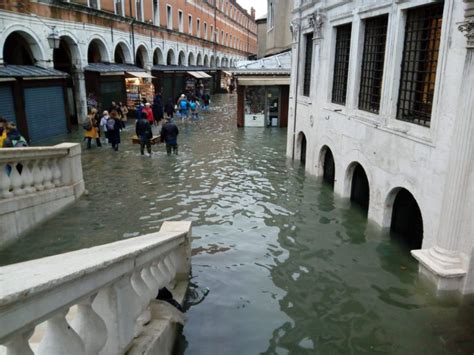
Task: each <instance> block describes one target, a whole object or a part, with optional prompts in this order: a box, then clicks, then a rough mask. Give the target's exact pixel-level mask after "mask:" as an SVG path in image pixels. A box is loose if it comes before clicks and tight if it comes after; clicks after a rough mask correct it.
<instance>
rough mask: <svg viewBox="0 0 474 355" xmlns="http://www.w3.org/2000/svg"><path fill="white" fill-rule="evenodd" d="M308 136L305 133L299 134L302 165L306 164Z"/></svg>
mask: <svg viewBox="0 0 474 355" xmlns="http://www.w3.org/2000/svg"><path fill="white" fill-rule="evenodd" d="M306 145H307V143H306V136H305V135H304V133H303V132H300V133H299V134H298V147H299V158H300V161H301V163H302V164H306Z"/></svg>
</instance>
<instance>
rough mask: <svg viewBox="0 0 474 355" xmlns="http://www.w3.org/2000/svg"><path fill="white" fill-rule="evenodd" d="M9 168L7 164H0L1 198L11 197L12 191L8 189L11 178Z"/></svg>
mask: <svg viewBox="0 0 474 355" xmlns="http://www.w3.org/2000/svg"><path fill="white" fill-rule="evenodd" d="M9 170H10V165H9V164H0V197H2V198H10V197H13V193H12V192H11V191H10V189H11V179H10V172H9Z"/></svg>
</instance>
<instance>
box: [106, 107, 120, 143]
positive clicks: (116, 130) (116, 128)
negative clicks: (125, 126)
mask: <svg viewBox="0 0 474 355" xmlns="http://www.w3.org/2000/svg"><path fill="white" fill-rule="evenodd" d="M121 129H122V123H121V122H120V119H119V118H118V114H117V111H115V110H113V111H112V112H111V113H110V117H109V118H108V120H107V134H108V136H109V142H110V143H111V144H112V149H113V150H115V151H118V148H119V144H120V130H121Z"/></svg>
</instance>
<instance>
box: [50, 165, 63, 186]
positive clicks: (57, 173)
mask: <svg viewBox="0 0 474 355" xmlns="http://www.w3.org/2000/svg"><path fill="white" fill-rule="evenodd" d="M51 164H52V170H53V184H54V186H56V187H59V186H61V185H62V184H61V175H62V174H61V169H60V168H59V159H57V158H56V159H52V160H51Z"/></svg>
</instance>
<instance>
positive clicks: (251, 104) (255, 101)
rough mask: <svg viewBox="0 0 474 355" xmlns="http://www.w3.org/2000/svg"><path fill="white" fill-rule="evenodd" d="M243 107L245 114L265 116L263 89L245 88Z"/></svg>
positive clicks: (258, 87) (256, 87)
mask: <svg viewBox="0 0 474 355" xmlns="http://www.w3.org/2000/svg"><path fill="white" fill-rule="evenodd" d="M244 105H245V113H246V114H249V115H255V114H265V87H264V86H247V87H246V88H245V103H244Z"/></svg>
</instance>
